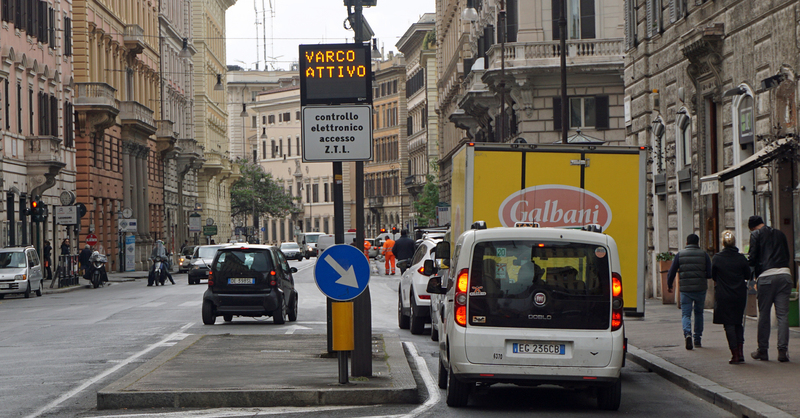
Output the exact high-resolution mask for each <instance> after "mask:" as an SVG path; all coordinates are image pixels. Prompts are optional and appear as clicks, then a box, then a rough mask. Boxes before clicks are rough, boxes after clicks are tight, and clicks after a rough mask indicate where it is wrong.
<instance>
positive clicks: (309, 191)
mask: <svg viewBox="0 0 800 418" xmlns="http://www.w3.org/2000/svg"><path fill="white" fill-rule="evenodd" d="M306 186H307V187H306V202H307V203H311V185H310V184H309V185H306Z"/></svg>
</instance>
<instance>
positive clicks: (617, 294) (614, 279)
mask: <svg viewBox="0 0 800 418" xmlns="http://www.w3.org/2000/svg"><path fill="white" fill-rule="evenodd" d="M611 296H612V299H611V331H616V330H618V329H620V328H622V308H623V306H624V303H623V300H622V276H620V274H619V273H612V274H611Z"/></svg>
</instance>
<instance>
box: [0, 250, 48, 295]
mask: <svg viewBox="0 0 800 418" xmlns="http://www.w3.org/2000/svg"><path fill="white" fill-rule="evenodd" d="M43 280H44V277H43V276H42V263H41V261H40V260H39V255H38V254H37V253H36V249H34V248H33V247H9V248H2V249H0V299H2V298H4V297H5V295H7V294H11V293H22V294H23V295H25V297H26V298H29V297H31V293H36V296H42V288H43V287H44V286H43V285H42V281H43Z"/></svg>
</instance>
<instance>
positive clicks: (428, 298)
mask: <svg viewBox="0 0 800 418" xmlns="http://www.w3.org/2000/svg"><path fill="white" fill-rule="evenodd" d="M419 298H420V299H422V300H430V298H431V295H419Z"/></svg>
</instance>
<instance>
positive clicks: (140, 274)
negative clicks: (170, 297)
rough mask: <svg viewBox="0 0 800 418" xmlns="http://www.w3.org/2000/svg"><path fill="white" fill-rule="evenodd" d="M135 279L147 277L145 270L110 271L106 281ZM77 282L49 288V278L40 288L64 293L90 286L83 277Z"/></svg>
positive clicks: (48, 292) (49, 291)
mask: <svg viewBox="0 0 800 418" xmlns="http://www.w3.org/2000/svg"><path fill="white" fill-rule="evenodd" d="M137 279H147V272H146V271H127V272H123V273H118V272H112V273H108V281H109V283H115V282H117V283H120V282H129V281H132V280H137ZM78 282H79V284H78V285H76V286H67V287H61V288H50V280H45V281H44V282H42V283H43V286H44V288H43V289H42V293H43V294H45V295H50V294H54V293H66V292H72V291H74V290H78V289H85V288H91V287H92V286H91V285H90V284H89V282H88V281H86V280H84V279H80V280H79V281H78Z"/></svg>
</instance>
